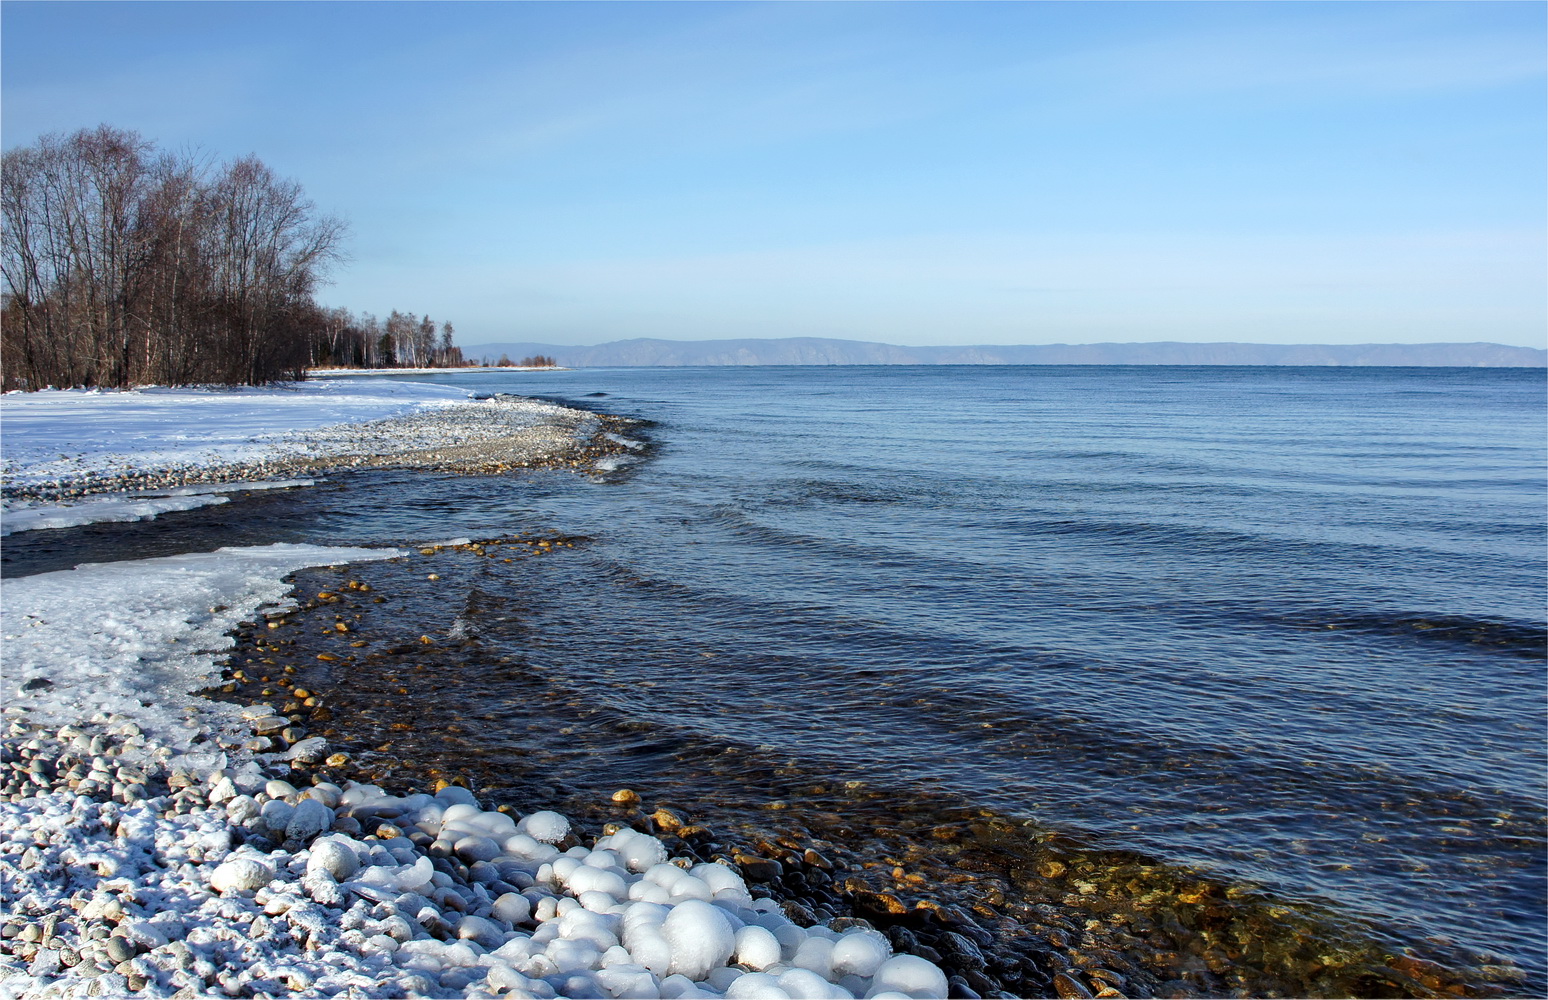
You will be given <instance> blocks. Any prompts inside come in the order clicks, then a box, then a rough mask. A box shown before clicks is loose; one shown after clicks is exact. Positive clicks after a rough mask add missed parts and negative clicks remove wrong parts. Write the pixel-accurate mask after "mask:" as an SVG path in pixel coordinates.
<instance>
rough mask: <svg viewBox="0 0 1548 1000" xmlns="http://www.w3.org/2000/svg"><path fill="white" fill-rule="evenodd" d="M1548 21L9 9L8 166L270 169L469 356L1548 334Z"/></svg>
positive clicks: (1363, 7) (880, 10)
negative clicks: (740, 341) (756, 343)
mask: <svg viewBox="0 0 1548 1000" xmlns="http://www.w3.org/2000/svg"><path fill="white" fill-rule="evenodd" d="M1545 18H1548V5H1544V4H1541V3H1526V2H1504V3H1492V2H1487V0H1478V2H1473V0H1468V2H1460V3H1451V2H1433V3H1432V2H1425V3H1407V2H1391V3H1388V2H1380V3H1357V2H1336V3H1322V2H1315V0H1312V2H1301V3H1235V2H1219V3H1201V4H1193V3H1167V2H1160V3H1124V2H1107V3H1061V2H1027V3H976V2H964V3H849V2H831V3H772V4H763V3H672V2H659V3H622V4H614V3H606V2H599V3H536V2H534V3H502V2H490V3H458V2H443V3H412V2H403V3H376V2H371V0H362V2H349V3H326V2H305V3H282V2H269V3H243V2H227V3H137V2H132V0H129V2H113V3H107V4H98V3H63V2H44V0H4V2H3V4H0V55H3V61H0V141H3V145H4V148H5V149H8V150H9V149H14V148H16V147H18V146H24V145H28V144H30V143H32V142H34V141H35V140H36V139H37V138H38V137H39V136H41V135H44V134H47V133H51V132H72V131H74V130H76V129H79V128H86V127H91V126H95V125H97V124H101V123H108V124H111V125H114V126H117V127H120V128H127V129H132V130H135V131H137V132H139V133H140V134H141V135H143V136H144V137H145V138H147V139H149V140H151V141H153V142H154V143H156V144H157V146H159V147H160V148H162V149H167V150H176V151H190V152H194V153H196V154H198V155H202V156H205V157H208V158H210V159H211V160H212V161H213V162H220V161H223V160H226V159H231V158H235V157H237V156H241V155H244V154H248V153H253V154H256V155H257V156H258V157H259V158H260V159H262V160H263V161H264V162H266V163H267V164H269V165H270V166H271V167H273V168H274V169H275V170H276V171H277V172H278V173H280V174H281V175H283V176H286V177H289V178H292V179H295V180H297V181H299V182H300V183H301V185H302V186H303V188H304V189H305V191H306V192H307V194H308V196H309V197H310V198H311V199H312V200H313V201H315V202H316V204H317V206H318V210H319V211H320V212H326V213H332V214H336V215H338V216H341V217H343V218H344V219H346V220H347V221H348V223H349V225H350V230H351V234H352V235H351V237H350V240H349V242H348V250H349V254H350V258H351V259H350V261H349V262H348V264H347V265H346V266H343V267H341V268H338V269H337V270H336V271H335V273H334V274H333V276H332V283H331V284H330V285H329V286H328V287H326V288H325V289H324V290H323V291H322V293H321V295H320V299H321V301H323V302H324V304H327V305H332V306H346V307H348V308H350V309H353V310H355V311H357V312H361V311H363V312H372V313H375V314H377V315H378V316H385V315H386V314H387V313H388V312H389V311H391V310H392V309H400V310H403V311H408V312H413V313H416V314H425V313H428V314H429V315H430V316H432V317H433V318H434V319H435V320H437V321H442V320H450V321H451V322H452V323H453V324H454V325H455V326H456V328H457V331H458V337H457V339H458V341H459V342H460V343H462V344H464V345H476V344H482V343H489V342H497V341H536V342H543V343H551V344H561V345H564V344H596V343H603V342H607V341H613V340H621V339H627V338H632V337H665V338H670V339H679V340H698V339H712V338H733V337H790V336H817V337H840V338H846V339H855V340H871V341H882V342H887V343H895V344H906V345H927V344H943V345H945V344H1046V343H1094V342H1102V341H1116V342H1142V341H1158V340H1181V341H1245V342H1258V343H1419V342H1435V341H1459V342H1467V341H1493V342H1496V343H1504V344H1515V345H1523V346H1534V347H1541V346H1544V342H1545V336H1548V334H1545V331H1548V235H1545V229H1548V226H1545V218H1548V107H1545V94H1548V75H1545V52H1548V44H1545V43H1548V24H1545Z"/></svg>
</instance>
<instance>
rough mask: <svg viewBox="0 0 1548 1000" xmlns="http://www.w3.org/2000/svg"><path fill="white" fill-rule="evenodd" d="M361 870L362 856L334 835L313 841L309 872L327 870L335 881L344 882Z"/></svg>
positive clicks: (308, 863) (307, 865) (307, 866)
mask: <svg viewBox="0 0 1548 1000" xmlns="http://www.w3.org/2000/svg"><path fill="white" fill-rule="evenodd" d="M359 870H360V857H359V855H357V854H356V853H355V849H354V848H353V847H350V846H349V845H348V844H346V843H343V842H342V841H340V840H336V839H334V838H332V837H320V838H318V839H317V840H315V841H313V842H312V850H311V854H310V855H309V856H308V857H307V860H306V871H307V874H309V875H311V874H315V873H317V872H326V873H327V874H329V875H331V876H332V877H333V880H334V881H335V882H343V881H344V880H346V879H348V878H351V877H353V876H354V874H355V873H356V872H358V871H359Z"/></svg>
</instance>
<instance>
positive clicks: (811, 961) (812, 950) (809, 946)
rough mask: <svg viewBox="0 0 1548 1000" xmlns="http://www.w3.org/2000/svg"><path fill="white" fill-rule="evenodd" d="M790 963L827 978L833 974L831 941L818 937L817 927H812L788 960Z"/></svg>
mask: <svg viewBox="0 0 1548 1000" xmlns="http://www.w3.org/2000/svg"><path fill="white" fill-rule="evenodd" d="M790 964H792V965H794V966H796V967H797V968H799V969H807V970H810V971H812V972H815V973H817V975H819V976H821V977H822V978H824V979H827V978H828V977H829V976H831V975H833V942H832V941H829V940H828V939H827V938H825V937H820V936H819V935H818V928H812V930H811V931H810V932H808V936H807V938H806V940H805V941H803V942H801V946H800V947H799V948H797V949H796V953H795V957H794V958H792V959H791V960H790Z"/></svg>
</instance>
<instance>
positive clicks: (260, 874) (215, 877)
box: [210, 858, 274, 893]
mask: <svg viewBox="0 0 1548 1000" xmlns="http://www.w3.org/2000/svg"><path fill="white" fill-rule="evenodd" d="M273 880H274V870H273V869H272V868H270V867H269V866H268V865H266V864H264V863H263V862H262V861H259V860H257V859H255V858H232V859H231V860H229V861H224V862H222V863H221V864H220V865H218V866H217V867H216V868H215V870H214V871H213V872H211V873H210V888H211V889H214V890H215V891H216V892H221V893H224V892H251V891H253V890H256V889H262V888H263V887H264V886H266V885H268V884H269V883H270V882H272V881H273Z"/></svg>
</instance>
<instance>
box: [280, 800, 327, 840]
mask: <svg viewBox="0 0 1548 1000" xmlns="http://www.w3.org/2000/svg"><path fill="white" fill-rule="evenodd" d="M332 828H333V810H332V809H329V808H328V807H327V806H325V805H323V804H322V803H321V802H318V801H317V800H316V799H302V800H301V801H300V802H298V803H296V809H295V812H293V813H292V814H291V816H290V822H288V823H286V824H285V836H286V837H287V838H289V839H291V840H307V839H309V838H311V837H315V836H316V835H317V834H319V833H322V832H323V831H325V830H330V829H332Z"/></svg>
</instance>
